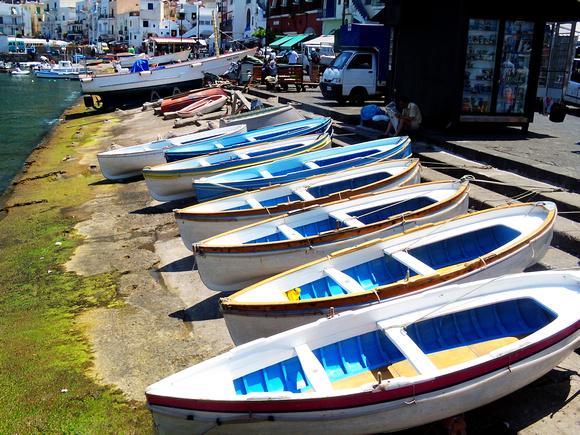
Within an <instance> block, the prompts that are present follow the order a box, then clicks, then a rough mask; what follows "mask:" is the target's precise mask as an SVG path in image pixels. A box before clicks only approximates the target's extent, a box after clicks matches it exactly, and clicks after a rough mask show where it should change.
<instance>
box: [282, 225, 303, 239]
mask: <svg viewBox="0 0 580 435" xmlns="http://www.w3.org/2000/svg"><path fill="white" fill-rule="evenodd" d="M276 228H278V231H280V232H281V233H282V234H284V235H285V236H286V237H287V238H289V239H302V238H303V236H302V234H300V233H299V232H298V231H296V230H295V229H294V228H290V227H289V226H288V225H286V224H282V225H278V226H277V227H276Z"/></svg>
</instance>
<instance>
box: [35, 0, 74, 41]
mask: <svg viewBox="0 0 580 435" xmlns="http://www.w3.org/2000/svg"><path fill="white" fill-rule="evenodd" d="M76 20H77V14H76V0H47V1H46V2H45V3H44V21H43V22H42V27H41V32H42V36H44V37H45V38H52V39H64V38H65V36H66V34H67V33H68V28H69V24H74V22H75V21H76Z"/></svg>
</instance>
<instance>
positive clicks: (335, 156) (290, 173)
mask: <svg viewBox="0 0 580 435" xmlns="http://www.w3.org/2000/svg"><path fill="white" fill-rule="evenodd" d="M410 155H411V141H410V140H409V138H408V137H407V136H404V137H393V138H387V139H379V140H374V141H370V142H364V143H360V144H357V145H349V146H346V147H340V148H332V149H330V150H323V151H316V152H314V153H308V154H303V155H300V156H295V157H288V158H285V159H281V160H276V161H274V162H270V163H264V164H261V165H255V166H251V167H248V168H243V169H238V170H235V171H229V172H227V173H224V174H218V175H213V176H211V177H207V178H202V179H200V180H195V181H194V182H193V185H194V187H195V192H196V196H197V199H198V200H199V201H200V202H203V201H209V200H211V199H217V198H222V197H226V196H230V195H233V194H236V193H240V192H244V191H247V190H255V189H260V188H261V187H265V186H272V185H275V184H282V183H289V182H291V181H296V180H300V179H303V178H306V177H310V176H313V175H321V174H328V173H331V172H336V171H340V170H344V169H348V168H353V167H356V166H363V165H367V164H369V163H372V162H378V161H383V160H388V159H403V158H406V157H409V156H410Z"/></svg>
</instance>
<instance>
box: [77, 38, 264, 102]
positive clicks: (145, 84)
mask: <svg viewBox="0 0 580 435" xmlns="http://www.w3.org/2000/svg"><path fill="white" fill-rule="evenodd" d="M254 51H255V48H253V49H249V50H243V51H234V52H231V53H224V54H222V55H220V56H219V57H216V56H213V57H207V58H203V59H196V60H192V61H187V62H181V63H174V64H172V65H166V66H161V67H158V68H154V69H148V70H146V71H138V72H137V71H136V72H115V73H109V74H98V75H93V74H84V75H81V76H80V81H81V89H82V91H83V94H85V95H92V96H93V97H98V100H99V101H100V102H101V103H102V104H103V105H104V106H108V105H111V106H115V105H119V104H127V103H128V102H129V101H147V100H150V99H151V97H152V96H153V92H155V93H156V94H157V95H158V97H157V98H159V97H162V96H163V94H165V95H171V94H173V93H174V90H176V89H179V88H180V87H181V88H191V89H193V88H200V87H201V86H202V85H203V79H204V77H205V74H206V73H211V74H215V75H221V74H223V73H225V72H226V71H227V70H228V68H229V67H230V65H231V63H232V62H237V61H238V60H239V59H241V58H243V57H244V56H247V55H252V54H253V53H254ZM85 104H86V101H85Z"/></svg>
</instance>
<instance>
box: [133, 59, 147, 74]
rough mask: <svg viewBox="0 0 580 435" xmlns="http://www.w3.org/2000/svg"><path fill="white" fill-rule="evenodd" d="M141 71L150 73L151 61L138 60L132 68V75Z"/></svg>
mask: <svg viewBox="0 0 580 435" xmlns="http://www.w3.org/2000/svg"><path fill="white" fill-rule="evenodd" d="M141 71H149V61H148V60H147V59H138V60H137V61H135V63H134V64H133V67H132V68H131V72H132V73H134V72H141Z"/></svg>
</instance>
